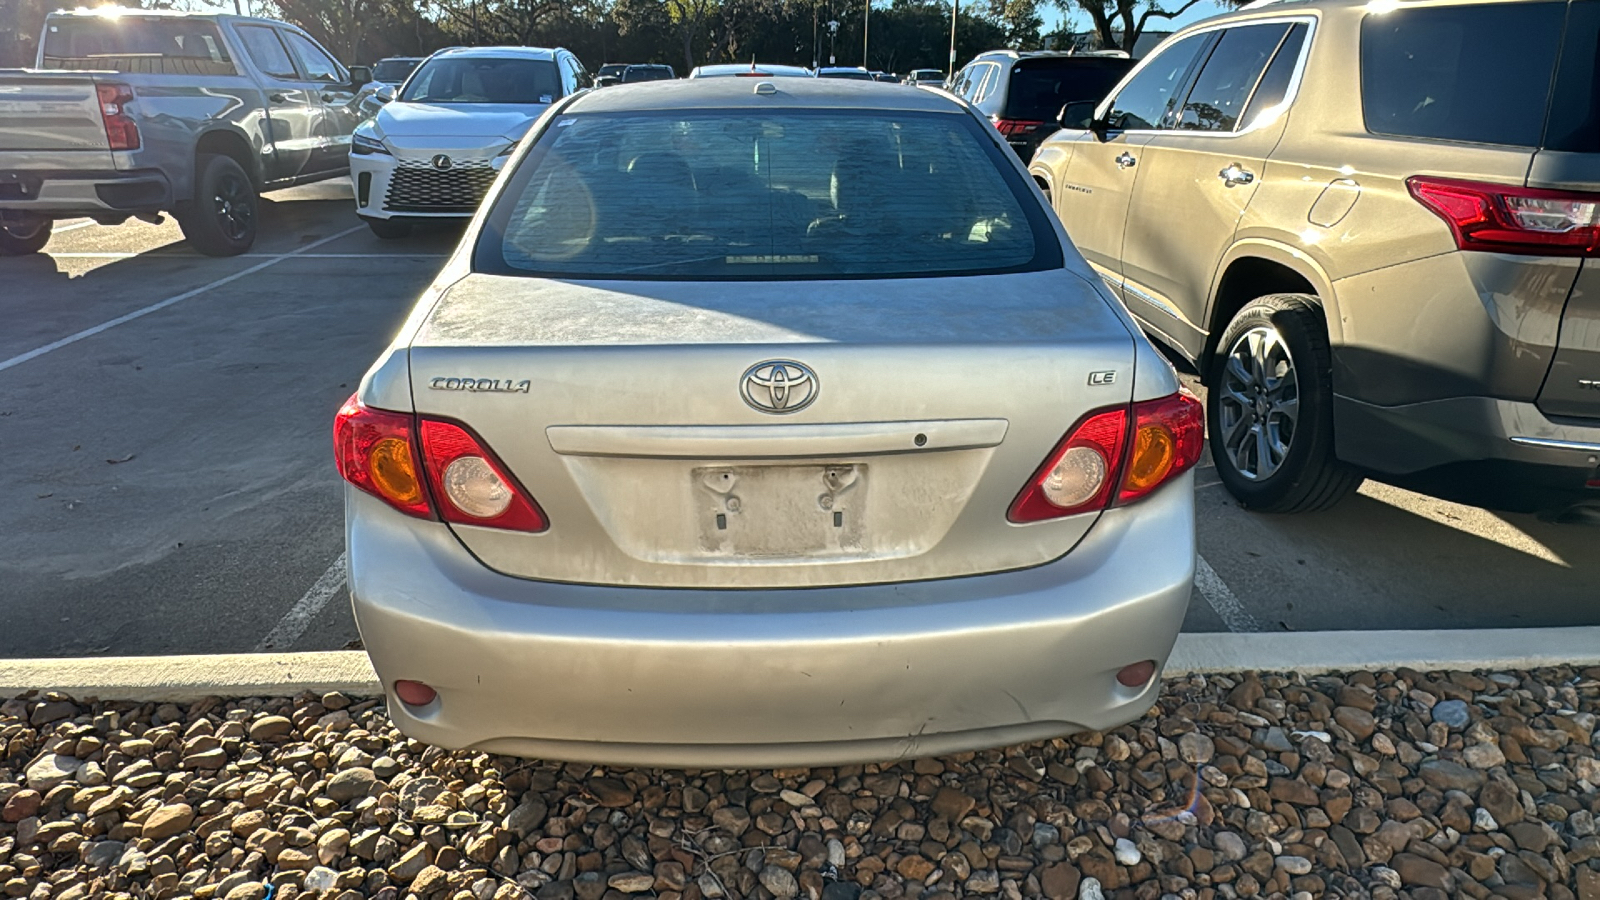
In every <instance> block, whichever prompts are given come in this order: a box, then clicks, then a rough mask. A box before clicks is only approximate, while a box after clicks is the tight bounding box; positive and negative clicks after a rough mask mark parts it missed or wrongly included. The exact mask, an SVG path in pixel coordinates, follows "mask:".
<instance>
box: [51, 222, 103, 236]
mask: <svg viewBox="0 0 1600 900" xmlns="http://www.w3.org/2000/svg"><path fill="white" fill-rule="evenodd" d="M94 224H97V223H96V222H95V220H93V219H85V220H84V221H82V222H74V223H72V224H71V225H61V226H59V227H56V228H52V229H50V233H51V234H60V233H61V232H63V231H77V230H78V229H79V228H88V227H89V226H90V225H94Z"/></svg>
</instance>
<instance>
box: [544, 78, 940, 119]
mask: <svg viewBox="0 0 1600 900" xmlns="http://www.w3.org/2000/svg"><path fill="white" fill-rule="evenodd" d="M761 85H771V86H772V88H773V90H771V91H766V92H760V93H758V92H757V88H758V87H759V86H761ZM763 108H766V109H788V110H793V109H797V108H798V109H876V110H904V111H907V112H960V111H962V109H963V107H962V106H961V105H960V103H959V102H957V101H956V100H955V99H954V98H953V97H950V96H949V95H947V94H945V93H943V92H940V91H932V90H894V91H890V90H885V89H884V87H883V86H882V85H881V84H879V83H878V82H876V81H869V82H861V81H849V80H841V79H822V80H818V79H800V78H772V79H766V78H699V79H692V78H685V79H679V80H677V81H652V82H644V83H640V84H628V85H619V86H617V87H613V88H606V89H605V90H603V91H591V92H588V93H584V94H580V95H578V96H577V99H575V100H574V101H573V102H572V104H571V105H570V106H567V107H566V108H565V111H566V112H571V113H610V112H644V111H647V110H660V109H763Z"/></svg>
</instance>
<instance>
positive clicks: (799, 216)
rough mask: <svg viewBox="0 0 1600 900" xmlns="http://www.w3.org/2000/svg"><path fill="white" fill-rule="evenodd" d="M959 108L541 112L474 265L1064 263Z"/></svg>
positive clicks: (721, 272)
mask: <svg viewBox="0 0 1600 900" xmlns="http://www.w3.org/2000/svg"><path fill="white" fill-rule="evenodd" d="M1001 152H1002V151H1001V149H1000V148H999V147H997V146H996V145H995V143H994V142H993V141H992V140H989V139H987V137H986V135H985V134H984V132H983V130H982V128H981V126H980V125H979V124H978V123H977V121H976V120H975V119H973V118H972V117H971V116H969V115H966V114H961V113H927V112H922V113H918V112H899V111H878V110H871V111H868V110H861V111H855V110H850V111H840V110H827V111H815V112H812V111H790V112H782V113H765V114H764V113H760V112H756V111H752V110H745V109H737V110H725V111H724V110H693V111H677V110H674V111H670V112H640V113H603V114H602V113H594V114H587V115H585V114H575V115H567V116H562V117H560V118H558V119H556V120H555V121H554V122H552V123H551V125H550V127H549V128H548V129H547V130H546V131H545V133H544V134H543V136H541V137H540V138H539V141H538V143H537V144H536V145H535V146H534V148H533V150H532V151H531V152H530V153H529V154H528V156H527V157H526V158H525V159H524V160H523V161H522V162H521V164H520V165H519V166H518V168H517V171H516V172H515V173H514V174H513V176H512V177H511V179H510V181H509V182H508V183H507V185H506V186H505V189H504V190H503V191H501V193H500V194H499V196H498V197H497V199H496V200H495V201H494V206H493V208H492V209H491V210H490V213H489V219H488V223H487V225H486V227H485V228H484V230H483V233H482V235H481V236H480V237H479V241H478V245H477V248H476V254H475V264H476V267H477V268H478V269H479V270H480V271H491V272H498V273H502V274H523V273H535V274H539V275H544V276H548V277H562V278H597V279H629V280H631V279H679V280H694V281H750V280H768V279H793V280H799V279H835V278H895V277H915V276H931V275H957V274H980V273H981V274H988V273H1000V272H1019V271H1033V270H1038V269H1048V268H1059V267H1060V266H1061V265H1062V254H1061V248H1060V245H1059V243H1058V242H1057V240H1056V237H1055V232H1054V230H1053V229H1052V227H1051V226H1050V223H1049V220H1048V218H1047V216H1046V214H1045V212H1044V207H1043V206H1042V205H1041V204H1040V203H1038V202H1037V201H1036V200H1035V199H1034V198H1033V195H1032V193H1031V192H1030V191H1029V190H1028V189H1027V186H1026V185H1025V184H1024V183H1023V178H1022V176H1021V174H1020V173H1018V172H1017V171H1016V169H1015V164H1014V163H1013V162H1012V161H1011V160H1009V159H1006V158H1005V157H1003V156H1001V155H1000V154H1001Z"/></svg>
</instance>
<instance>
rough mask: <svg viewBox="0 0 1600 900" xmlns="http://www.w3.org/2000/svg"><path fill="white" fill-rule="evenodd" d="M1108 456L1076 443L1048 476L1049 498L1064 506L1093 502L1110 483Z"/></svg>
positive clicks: (1045, 490)
mask: <svg viewBox="0 0 1600 900" xmlns="http://www.w3.org/2000/svg"><path fill="white" fill-rule="evenodd" d="M1106 470H1107V466H1106V458H1105V457H1104V456H1101V455H1100V452H1099V451H1098V450H1095V449H1094V448H1093V447H1073V448H1072V449H1070V450H1068V451H1067V452H1066V453H1065V454H1063V455H1062V457H1061V461H1060V462H1058V463H1056V466H1055V468H1053V469H1051V470H1050V474H1049V475H1048V476H1047V477H1046V478H1045V480H1044V483H1043V484H1042V485H1041V487H1042V488H1043V489H1044V496H1045V499H1047V500H1049V501H1050V502H1051V503H1054V504H1055V505H1056V506H1059V507H1061V508H1062V509H1071V508H1072V507H1074V506H1079V505H1081V504H1084V503H1087V502H1089V500H1090V498H1092V497H1094V495H1095V494H1097V493H1099V492H1100V488H1101V487H1102V486H1103V485H1105V483H1106Z"/></svg>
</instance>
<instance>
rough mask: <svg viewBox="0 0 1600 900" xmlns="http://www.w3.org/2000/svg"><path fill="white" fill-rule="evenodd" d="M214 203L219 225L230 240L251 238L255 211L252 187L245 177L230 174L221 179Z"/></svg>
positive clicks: (218, 182)
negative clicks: (251, 192)
mask: <svg viewBox="0 0 1600 900" xmlns="http://www.w3.org/2000/svg"><path fill="white" fill-rule="evenodd" d="M212 203H213V206H214V210H215V213H216V216H217V224H218V226H220V227H221V229H222V233H223V234H225V235H227V237H228V239H229V240H232V241H242V240H244V239H245V238H246V237H247V236H249V234H250V226H251V219H252V218H253V217H254V215H255V209H254V207H253V205H252V204H251V198H250V186H249V185H248V184H246V183H245V180H244V178H243V177H241V176H240V175H238V174H236V173H233V172H229V173H227V174H225V175H223V176H222V177H221V178H219V179H218V180H217V189H216V192H215V194H214V196H213V197H212Z"/></svg>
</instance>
